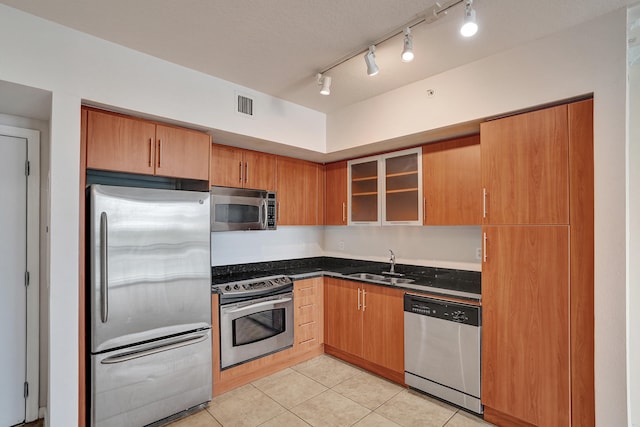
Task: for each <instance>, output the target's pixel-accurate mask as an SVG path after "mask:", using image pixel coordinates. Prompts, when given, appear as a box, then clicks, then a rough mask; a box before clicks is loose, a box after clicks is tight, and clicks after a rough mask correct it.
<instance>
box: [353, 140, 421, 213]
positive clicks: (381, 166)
mask: <svg viewBox="0 0 640 427" xmlns="http://www.w3.org/2000/svg"><path fill="white" fill-rule="evenodd" d="M348 172H349V178H348V180H349V201H350V203H349V224H350V225H357V224H364V225H394V224H404V225H422V203H420V201H421V200H422V148H421V147H418V148H412V149H409V150H402V151H396V152H394V153H389V154H383V155H379V156H372V157H366V158H363V159H357V160H351V161H350V162H349V168H348Z"/></svg>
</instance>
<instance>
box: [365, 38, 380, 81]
mask: <svg viewBox="0 0 640 427" xmlns="http://www.w3.org/2000/svg"><path fill="white" fill-rule="evenodd" d="M375 51H376V47H375V46H374V45H371V46H369V51H368V52H367V53H365V55H364V62H365V63H366V64H367V75H369V76H375V75H376V74H378V72H379V71H380V69H379V68H378V66H377V65H376V54H375V53H374V52H375Z"/></svg>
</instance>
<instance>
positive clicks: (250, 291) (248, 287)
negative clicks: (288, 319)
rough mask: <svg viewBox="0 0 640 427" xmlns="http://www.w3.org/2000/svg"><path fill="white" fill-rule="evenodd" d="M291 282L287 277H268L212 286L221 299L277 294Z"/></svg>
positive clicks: (290, 284) (291, 284)
mask: <svg viewBox="0 0 640 427" xmlns="http://www.w3.org/2000/svg"><path fill="white" fill-rule="evenodd" d="M292 286H293V282H292V280H291V279H289V278H288V277H287V276H268V277H260V278H257V279H249V280H242V281H239V282H231V283H224V284H221V285H214V286H213V287H214V288H216V289H217V290H218V293H219V294H220V295H221V299H222V298H224V299H230V298H234V299H235V298H237V297H248V296H259V295H269V294H272V293H278V291H280V290H282V288H287V287H292Z"/></svg>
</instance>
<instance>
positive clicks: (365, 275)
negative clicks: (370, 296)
mask: <svg viewBox="0 0 640 427" xmlns="http://www.w3.org/2000/svg"><path fill="white" fill-rule="evenodd" d="M347 277H353V278H354V279H362V280H384V279H385V277H384V276H381V275H379V274H371V273H353V274H349V275H347Z"/></svg>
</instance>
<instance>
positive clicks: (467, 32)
mask: <svg viewBox="0 0 640 427" xmlns="http://www.w3.org/2000/svg"><path fill="white" fill-rule="evenodd" d="M477 32H478V24H477V22H476V10H475V9H474V8H473V0H465V1H464V23H463V24H462V27H461V28H460V34H462V35H463V36H464V37H471V36H473V35H475V34H476V33H477Z"/></svg>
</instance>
